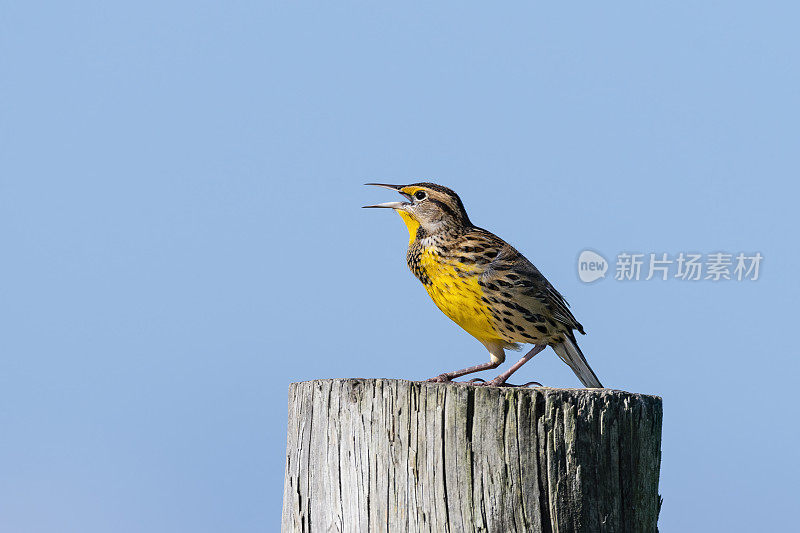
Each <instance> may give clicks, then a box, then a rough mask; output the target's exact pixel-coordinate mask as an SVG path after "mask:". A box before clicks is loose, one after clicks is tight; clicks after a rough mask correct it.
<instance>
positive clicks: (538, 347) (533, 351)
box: [476, 344, 547, 387]
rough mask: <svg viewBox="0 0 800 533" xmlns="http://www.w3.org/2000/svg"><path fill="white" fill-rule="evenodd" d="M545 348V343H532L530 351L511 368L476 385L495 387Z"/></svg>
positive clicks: (503, 382)
mask: <svg viewBox="0 0 800 533" xmlns="http://www.w3.org/2000/svg"><path fill="white" fill-rule="evenodd" d="M545 348H547V344H536V345H534V347H533V348H531V351H529V352H528V353H526V354H525V355H524V356H522V359H520V360H519V361H517V362H516V363H514V366H512V367H511V368H509V369H508V370H506V371H505V372H503V373H502V374H500V375H499V376H497V377H496V378H494V379H493V380H491V381H487V382H486V383H476V385H486V386H490V385H494V386H495V387H499V386H500V385H503V384H505V382H506V380H507V379H508V378H510V377H511V374H513V373H514V372H516V371H517V370H519V367H521V366H522V365H524V364H525V363H527V362H528V361H530V360H531V358H533V356H534V355H536V354H537V353H539V352H541V351H542V350H544V349H545Z"/></svg>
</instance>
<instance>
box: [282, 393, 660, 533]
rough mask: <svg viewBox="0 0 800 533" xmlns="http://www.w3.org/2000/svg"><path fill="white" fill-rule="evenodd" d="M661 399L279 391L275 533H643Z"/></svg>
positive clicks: (652, 490)
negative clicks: (279, 496) (283, 421)
mask: <svg viewBox="0 0 800 533" xmlns="http://www.w3.org/2000/svg"><path fill="white" fill-rule="evenodd" d="M661 418H662V408H661V398H659V397H656V396H647V395H641V394H632V393H628V392H623V391H616V390H609V389H550V388H537V389H513V388H493V387H473V386H469V385H462V384H438V383H437V384H434V383H419V382H410V381H402V380H387V379H369V380H367V379H330V380H316V381H308V382H303V383H293V384H292V385H291V386H290V388H289V424H288V434H287V446H286V450H287V451H286V477H285V481H284V495H283V516H282V530H283V531H284V532H295V531H297V532H317V531H322V532H363V531H369V532H373V531H375V532H383V531H386V532H390V531H391V532H394V531H398V532H406V531H424V532H437V533H438V532H453V533H457V532H517V531H518V532H523V531H525V532H528V531H530V532H572V531H587V532H596V531H604V532H605V531H608V532H636V533H639V532H649V531H656V522H657V520H658V507H659V496H658V477H659V468H660V464H661Z"/></svg>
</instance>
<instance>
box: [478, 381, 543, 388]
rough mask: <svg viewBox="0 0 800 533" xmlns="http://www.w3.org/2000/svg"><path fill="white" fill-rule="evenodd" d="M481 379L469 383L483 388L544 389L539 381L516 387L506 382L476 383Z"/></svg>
mask: <svg viewBox="0 0 800 533" xmlns="http://www.w3.org/2000/svg"><path fill="white" fill-rule="evenodd" d="M479 379H480V378H475V379H472V380H470V381H469V383H472V384H473V385H476V386H482V387H516V388H520V389H524V388H527V387H530V386H531V385H534V386H536V387H543V386H544V385H542V384H541V383H539V382H538V381H529V382H527V383H524V384H522V385H514V384H513V383H506V382H503V381H495V380H494V379H493V380H491V381H483V380H482V379H481V381H483V383H476V382H475V381H476V380H479Z"/></svg>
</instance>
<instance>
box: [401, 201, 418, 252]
mask: <svg viewBox="0 0 800 533" xmlns="http://www.w3.org/2000/svg"><path fill="white" fill-rule="evenodd" d="M396 211H397V214H398V215H400V218H402V219H403V222H405V223H406V227H407V228H408V243H409V244H411V243H412V242H414V239H416V238H417V230H418V229H419V222H417V219H415V218H414V217H412V216H411V215H410V214H409V213H407V212H406V211H402V210H400V209H396Z"/></svg>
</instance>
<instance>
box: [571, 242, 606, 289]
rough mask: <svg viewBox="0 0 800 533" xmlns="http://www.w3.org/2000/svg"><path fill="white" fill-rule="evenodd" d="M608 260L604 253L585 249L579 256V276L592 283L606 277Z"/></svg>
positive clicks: (582, 279)
mask: <svg viewBox="0 0 800 533" xmlns="http://www.w3.org/2000/svg"><path fill="white" fill-rule="evenodd" d="M607 270H608V261H606V258H605V257H603V256H602V255H600V254H598V253H597V252H593V251H591V250H584V251H582V252H581V254H580V255H579V256H578V277H579V278H580V279H581V281H582V282H584V283H592V282H593V281H597V280H598V279H600V278H604V277H606V271H607Z"/></svg>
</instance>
